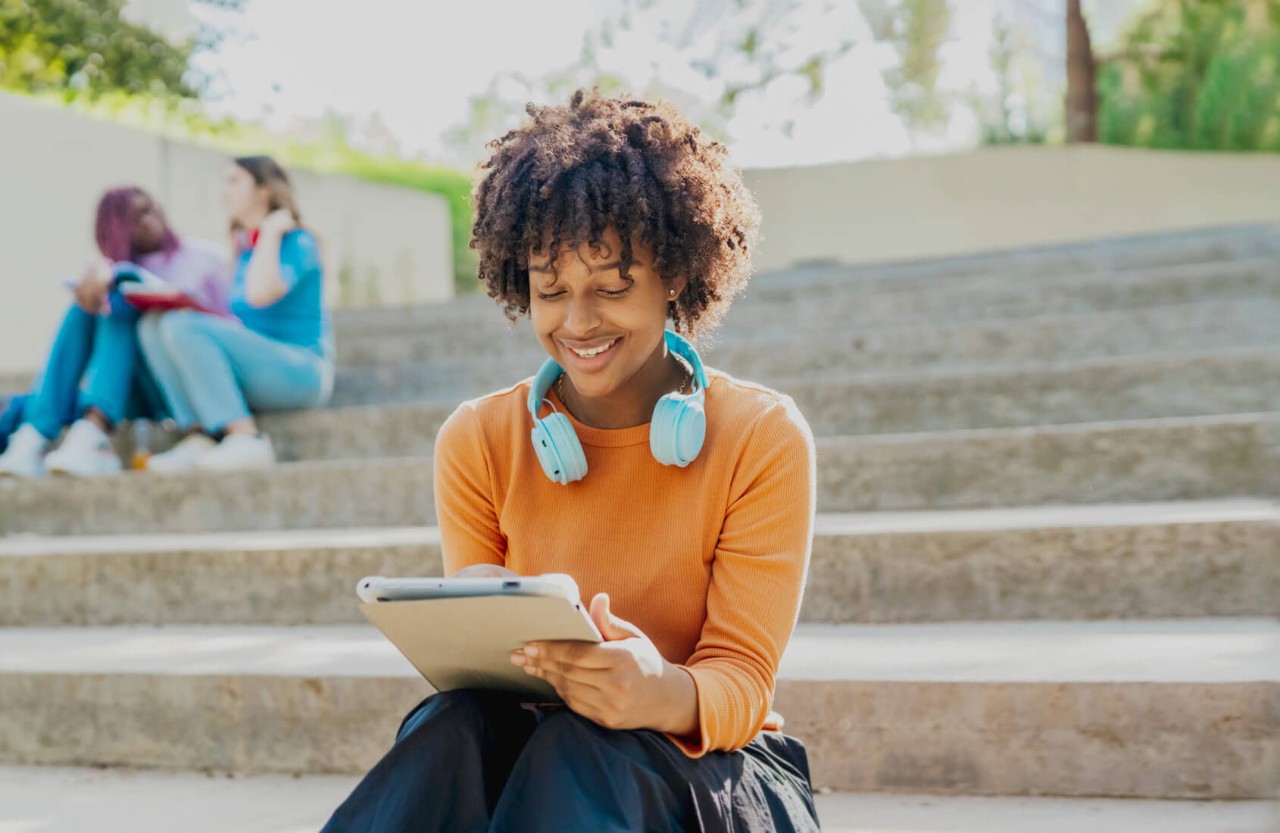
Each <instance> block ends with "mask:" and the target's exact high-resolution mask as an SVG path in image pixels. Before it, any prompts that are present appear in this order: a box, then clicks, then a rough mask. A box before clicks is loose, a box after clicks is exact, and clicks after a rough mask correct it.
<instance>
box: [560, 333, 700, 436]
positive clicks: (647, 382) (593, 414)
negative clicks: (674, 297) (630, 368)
mask: <svg viewBox="0 0 1280 833" xmlns="http://www.w3.org/2000/svg"><path fill="white" fill-rule="evenodd" d="M687 379H688V373H687V372H686V369H685V366H684V364H683V363H682V362H681V361H680V360H679V359H677V358H676V357H675V356H673V355H672V354H671V353H670V352H668V350H667V345H666V343H665V342H663V343H660V344H659V345H658V349H657V350H655V351H654V353H653V355H652V356H650V357H649V360H648V361H646V362H645V363H644V364H643V365H642V366H641V367H640V369H639V370H637V371H636V373H635V375H633V376H632V377H631V378H630V379H628V380H627V381H626V382H625V383H624V384H623V385H622V386H620V387H619V388H618V390H616V391H614V392H613V393H611V394H609V395H607V396H600V397H585V396H582V395H581V394H579V393H578V391H577V389H576V388H574V387H573V380H572V379H571V378H569V376H568V374H564V375H562V376H561V377H560V380H559V381H558V382H557V388H556V392H557V393H558V394H559V395H560V399H561V401H562V402H564V406H565V407H566V408H568V409H569V412H570V413H571V414H573V416H574V417H575V418H576V419H577V420H578V422H581V423H582V424H583V425H589V426H591V427H592V428H603V429H606V430H609V429H618V428H633V427H635V426H637V425H644V424H645V423H646V422H649V421H650V420H652V419H653V409H654V407H655V406H656V405H657V404H658V400H659V399H661V398H662V397H663V396H665V395H667V394H668V393H670V392H671V391H674V390H677V389H679V388H680V387H681V385H682V384H684V382H685V381H686V380H687Z"/></svg>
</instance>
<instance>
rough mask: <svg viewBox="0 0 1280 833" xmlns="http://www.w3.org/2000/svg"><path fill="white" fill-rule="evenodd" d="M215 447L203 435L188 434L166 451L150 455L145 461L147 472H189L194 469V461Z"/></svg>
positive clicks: (215, 446)
mask: <svg viewBox="0 0 1280 833" xmlns="http://www.w3.org/2000/svg"><path fill="white" fill-rule="evenodd" d="M217 446H218V444H217V443H215V442H214V441H213V438H212V437H209V436H207V435H205V434H190V435H188V436H187V437H185V438H183V439H182V440H180V441H179V442H178V444H177V445H175V446H174V447H173V448H171V449H169V450H168V451H164V452H161V453H160V454H153V455H151V457H149V458H148V459H147V471H160V472H175V471H190V470H191V469H193V468H195V467H196V460H198V459H199V458H200V457H201V455H204V454H207V453H208V452H209V451H211V450H213V449H214V448H217Z"/></svg>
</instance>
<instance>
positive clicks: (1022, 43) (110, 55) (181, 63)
mask: <svg viewBox="0 0 1280 833" xmlns="http://www.w3.org/2000/svg"><path fill="white" fill-rule="evenodd" d="M172 2H173V3H176V4H177V5H179V6H185V7H186V14H187V15H188V16H189V17H190V18H191V19H193V20H195V21H196V25H195V27H194V28H192V29H190V30H189V31H186V32H184V33H183V34H181V35H180V36H174V35H173V34H172V33H171V32H167V31H164V27H160V26H157V25H153V20H154V15H149V14H148V13H146V11H145V10H143V11H142V12H141V13H139V11H138V9H137V7H136V5H135V4H129V3H126V2H125V0H0V89H3V90H7V91H10V92H13V93H18V94H23V95H30V96H36V97H40V98H43V99H46V100H51V101H56V102H57V103H59V104H60V105H63V106H68V107H74V108H79V109H82V110H84V111H86V112H89V113H92V114H95V115H97V116H100V117H103V118H110V119H113V120H117V121H122V122H125V123H128V124H131V125H134V126H137V127H141V128H144V129H148V130H153V131H158V132H162V133H165V134H166V135H170V136H174V137H181V138H185V139H189V140H192V141H197V142H201V143H206V144H210V145H213V146H215V147H218V148H220V149H224V150H226V151H227V152H244V151H250V150H252V151H255V152H256V151H266V152H270V153H273V154H275V155H277V156H279V157H281V158H282V159H283V160H284V161H285V162H287V163H288V164H291V165H295V166H301V167H305V168H311V169H315V170H319V171H325V172H337V173H345V174H349V175H352V176H357V177H362V178H366V179H371V180H376V181H379V182H384V183H396V184H399V185H403V186H406V187H411V188H418V189H422V190H426V191H431V192H434V193H439V194H442V195H443V196H444V197H446V198H447V199H448V201H449V205H450V206H451V211H452V217H453V221H454V247H455V263H456V281H457V285H458V287H459V289H461V290H463V291H471V290H473V289H474V285H475V281H474V270H475V261H474V258H473V255H472V253H471V252H470V251H469V249H468V248H467V239H468V236H469V226H470V210H469V206H468V195H469V188H470V177H471V171H470V170H469V169H468V168H469V166H470V165H471V164H473V163H474V162H475V161H476V160H478V159H479V158H481V156H482V154H483V146H484V143H485V142H486V141H487V140H488V139H490V138H492V137H494V136H496V135H500V134H501V133H502V132H503V131H504V130H506V129H508V128H509V127H510V126H511V125H513V124H514V123H515V122H516V121H517V120H518V119H519V117H520V115H521V113H522V110H523V106H524V104H525V102H527V101H530V100H533V101H550V100H562V99H563V98H564V96H565V95H566V94H567V93H568V92H569V91H570V90H572V89H573V88H575V87H578V86H583V85H597V86H600V87H601V88H602V89H604V90H606V91H620V90H624V89H627V90H631V91H633V92H637V93H640V94H648V95H663V96H666V97H669V98H672V99H674V100H676V101H677V103H679V104H680V105H681V106H682V107H683V108H684V109H685V110H686V111H687V112H690V113H691V114H692V115H693V117H695V118H696V119H697V120H698V121H699V122H700V123H701V124H702V125H703V126H704V127H705V128H706V129H707V130H708V131H710V132H712V133H713V134H715V135H717V136H719V137H720V138H722V139H724V140H725V141H726V142H728V143H729V144H730V146H731V148H732V147H734V141H735V138H736V137H735V119H738V121H739V122H741V120H742V118H741V117H742V114H743V113H744V112H759V111H760V110H759V108H760V107H761V106H762V102H764V103H765V104H766V105H767V106H768V107H769V108H771V109H770V110H769V112H771V113H775V112H776V113H777V118H776V119H771V120H769V124H768V125H767V127H768V128H769V129H772V130H776V131H777V132H778V133H779V134H781V135H784V136H790V135H791V134H792V132H793V131H794V130H795V129H796V123H797V120H799V119H802V118H803V116H804V113H805V112H806V108H809V107H813V106H816V105H817V104H818V103H819V102H825V103H826V104H827V106H832V102H835V105H834V106H836V107H837V108H838V107H839V106H840V102H841V101H842V96H847V95H848V92H847V90H846V89H844V88H842V87H839V86H838V85H837V84H836V83H834V82H833V81H832V68H833V67H836V66H839V65H842V62H844V61H846V60H847V59H848V58H849V57H850V56H851V55H852V54H853V53H855V51H856V50H858V49H859V48H860V47H861V46H866V45H868V44H872V45H874V46H875V47H876V49H877V50H878V51H877V52H875V53H874V54H876V55H879V56H883V57H882V59H881V60H880V63H878V64H876V66H875V71H876V72H877V73H878V75H879V77H878V78H877V79H876V83H877V84H881V85H883V91H884V96H885V100H886V102H887V107H888V110H889V111H891V113H892V114H893V116H894V117H895V118H896V119H897V120H899V122H900V125H901V131H902V135H903V136H905V137H906V140H905V144H904V147H903V151H902V152H903V153H908V152H920V151H930V150H939V149H941V150H950V149H954V148H956V147H958V146H964V144H965V143H968V144H969V145H970V146H972V145H976V144H1016V143H1034V144H1065V143H1076V142H1094V141H1097V142H1103V143H1107V144H1114V145H1131V146H1141V147H1149V148H1167V149H1194V150H1205V151H1250V152H1277V151H1280V2H1277V1H1276V0H1111V1H1110V2H1097V3H1093V4H1090V3H1089V2H1087V0H1004V2H1001V0H987V3H986V7H985V8H987V9H988V12H989V13H988V14H986V16H985V17H984V18H982V20H983V23H984V25H986V26H987V27H988V30H989V31H988V32H986V41H984V42H985V43H987V44H989V45H988V47H987V49H986V56H985V57H986V64H987V65H986V67H985V68H983V72H984V77H985V78H986V79H987V80H986V81H984V82H983V83H981V84H979V83H976V82H974V83H968V84H967V85H966V84H965V82H956V81H955V80H954V79H952V80H950V81H948V78H947V72H948V70H947V67H948V58H947V55H948V50H949V49H952V48H953V47H954V45H955V44H956V42H957V40H961V39H964V38H966V37H973V35H972V30H965V29H962V27H960V26H959V24H958V23H957V21H958V20H959V19H960V17H961V16H962V14H965V13H971V12H972V11H973V7H972V6H966V7H965V8H961V0H856V2H855V0H846V2H843V3H842V2H832V0H707V1H706V2H698V3H671V2H662V0H609V2H606V3H601V4H598V7H597V8H598V11H596V12H594V13H593V15H592V17H591V18H590V19H589V20H587V21H585V23H583V32H582V39H581V47H580V49H578V50H577V52H576V54H572V55H568V56H566V57H565V58H564V59H563V60H562V61H561V64H560V66H558V67H555V68H553V69H552V70H550V71H547V72H539V73H533V74H530V73H527V72H522V71H517V70H513V69H511V68H502V67H500V66H495V69H494V72H493V73H492V75H491V76H490V77H486V78H473V79H469V81H470V83H471V88H470V89H471V90H472V92H471V93H470V94H469V95H468V97H467V104H466V109H465V112H464V113H462V114H461V115H460V116H458V117H456V118H454V119H452V120H442V121H441V122H440V123H438V124H434V125H433V129H434V131H435V133H436V134H438V136H439V144H438V146H437V150H436V151H434V152H422V151H419V152H417V153H414V152H405V151H404V150H403V149H401V148H396V147H394V146H388V144H387V143H385V142H384V143H382V144H381V145H377V144H376V143H372V144H371V143H370V142H368V141H363V142H362V141H361V140H360V139H359V138H358V137H357V135H356V134H357V133H359V131H357V130H355V129H354V128H355V126H356V125H355V123H354V121H353V119H352V118H351V117H349V116H348V115H345V114H343V113H341V112H338V111H332V112H326V113H325V114H324V116H323V117H322V118H320V119H318V123H317V124H316V125H313V127H314V129H311V130H309V131H307V132H306V133H305V135H302V136H300V135H298V133H297V132H293V133H281V132H280V131H278V130H273V129H271V128H270V127H269V126H268V125H267V124H265V123H264V122H263V121H262V120H259V119H255V118H252V117H244V116H243V115H240V116H233V115H227V114H226V113H225V111H219V109H218V108H217V107H211V106H210V105H211V103H213V102H215V101H216V100H217V98H218V95H219V93H218V84H217V82H218V78H217V72H216V71H211V70H209V69H207V67H208V66H210V65H213V66H216V65H217V62H216V60H213V61H210V60H208V59H209V58H210V56H212V57H213V58H216V57H217V56H218V55H219V54H220V53H221V52H222V51H223V50H224V49H225V48H226V46H227V44H228V42H229V40H234V39H235V38H239V37H243V36H244V34H245V32H246V31H248V32H249V33H250V34H251V33H252V31H253V28H254V27H253V21H254V16H255V13H256V9H257V8H258V7H257V6H256V5H255V3H257V2H259V0H172ZM154 5H155V4H154V2H153V3H152V6H154ZM162 5H163V4H162ZM295 5H296V8H297V10H298V11H297V13H298V14H300V15H302V16H303V17H305V15H306V14H307V11H306V6H303V5H302V4H295ZM549 11H554V10H552V9H550V8H549ZM851 12H852V13H854V15H855V17H856V20H854V23H855V24H856V25H852V26H848V25H843V24H844V23H847V22H848V21H849V20H851V19H853V18H851V17H850V14H851ZM970 16H972V15H970ZM800 21H805V25H800ZM359 23H360V25H368V24H370V23H371V21H368V20H362V21H360V22H359ZM372 23H373V24H376V25H380V26H395V25H397V21H396V20H395V19H384V20H377V21H372ZM837 24H840V25H837ZM470 36H471V35H469V34H468V33H466V32H450V31H447V30H442V31H436V32H434V33H432V36H431V38H430V39H429V43H428V44H427V45H426V46H424V48H432V47H431V44H438V43H439V42H440V41H441V40H442V39H458V40H459V41H461V42H462V45H463V46H464V47H466V46H467V44H466V39H467V38H468V37H470ZM340 47H341V44H335V50H334V54H335V60H341V57H340V56H341V49H340ZM468 48H469V47H468ZM474 48H476V49H479V48H482V46H481V44H479V43H477V44H476V45H475V46H474ZM637 54H640V55H647V56H649V57H650V58H652V60H651V61H650V63H651V64H652V66H653V67H655V68H656V69H655V70H653V71H652V72H650V73H649V74H648V75H647V76H644V77H638V76H637V75H636V74H635V73H631V74H628V73H627V72H625V71H622V70H620V69H619V66H621V64H620V63H619V62H618V61H617V60H615V58H616V57H617V56H618V55H633V56H634V55H637ZM655 56H662V58H663V60H664V61H666V63H665V64H663V63H660V62H659V61H658V60H657V57H655ZM281 59H282V60H287V59H288V56H287V55H282V56H281ZM367 63H368V62H365V63H361V64H359V65H358V66H357V65H353V67H352V70H351V71H352V72H365V73H368V74H369V76H370V79H371V80H370V82H369V83H370V84H374V85H376V84H377V77H378V72H379V67H378V66H377V65H376V63H377V62H376V61H375V62H372V63H373V65H371V66H370V65H366V64H367ZM675 64H678V65H680V66H681V68H682V69H684V70H690V71H692V72H693V73H695V74H696V75H697V76H698V78H699V79H701V83H703V86H702V87H700V88H699V92H698V94H697V95H692V94H690V93H689V91H688V90H687V89H684V88H682V87H681V86H680V83H679V82H676V81H673V80H672V78H673V75H672V74H671V73H670V72H669V71H667V70H664V67H668V68H669V67H671V66H673V65H675ZM952 75H955V73H954V72H953V73H952ZM437 83H445V81H443V80H441V81H437ZM708 91H709V92H708ZM222 94H225V90H224V91H223V93H222ZM780 101H781V102H783V104H778V102H780ZM847 101H848V104H847V106H845V111H844V118H845V123H846V124H847V128H846V129H847V130H848V131H850V132H851V133H856V132H857V131H858V130H859V124H860V113H859V112H858V111H857V105H856V104H855V103H854V101H853V99H852V98H848V99H847ZM784 105H785V106H784ZM751 107H755V108H756V110H755V111H751V110H750V108H751ZM956 124H968V125H971V129H970V130H969V131H968V133H963V135H961V138H959V139H957V138H956V136H957V135H959V134H957V133H956V130H955V125H956Z"/></svg>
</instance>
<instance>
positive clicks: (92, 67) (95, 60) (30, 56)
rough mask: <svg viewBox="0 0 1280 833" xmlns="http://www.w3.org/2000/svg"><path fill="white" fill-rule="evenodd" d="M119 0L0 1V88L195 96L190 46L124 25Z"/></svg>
mask: <svg viewBox="0 0 1280 833" xmlns="http://www.w3.org/2000/svg"><path fill="white" fill-rule="evenodd" d="M123 7H124V0H0V89H7V90H11V91H16V92H26V93H42V92H54V91H56V92H60V93H64V94H66V95H67V96H69V97H72V96H76V95H88V96H90V97H93V96H96V95H100V94H102V93H105V92H113V91H119V92H125V93H131V94H144V93H145V94H149V95H154V96H176V97H180V98H194V97H196V96H197V95H198V94H199V91H200V86H201V80H202V79H200V78H199V77H198V76H197V75H196V74H195V73H192V72H191V71H190V59H191V54H192V52H193V51H194V50H195V49H196V48H197V45H198V44H197V42H196V41H195V40H192V41H190V42H187V43H176V44H175V43H171V42H169V41H168V40H166V39H165V38H164V37H163V36H161V35H160V34H158V33H156V32H154V31H152V30H151V29H149V28H147V27H146V26H141V25H139V24H136V23H132V22H130V21H129V20H127V19H125V18H124V17H123V16H122V14H121V11H122V9H123Z"/></svg>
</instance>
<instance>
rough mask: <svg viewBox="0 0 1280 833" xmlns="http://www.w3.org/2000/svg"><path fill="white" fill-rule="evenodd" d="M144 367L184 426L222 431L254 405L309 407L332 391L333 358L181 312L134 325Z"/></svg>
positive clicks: (229, 321)
mask: <svg viewBox="0 0 1280 833" xmlns="http://www.w3.org/2000/svg"><path fill="white" fill-rule="evenodd" d="M138 338H139V340H140V341H141V343H142V352H143V354H144V355H145V356H146V361H147V365H148V366H149V367H150V368H151V372H152V373H153V374H154V375H155V378H156V381H157V382H159V383H160V389H161V390H162V391H163V392H164V398H165V401H166V403H167V404H168V406H169V410H170V411H171V412H172V413H173V418H174V419H175V420H176V421H177V423H178V425H180V426H182V427H183V428H190V427H192V426H196V425H199V426H202V427H203V428H204V429H205V430H206V431H219V430H221V429H223V428H225V427H226V426H227V425H228V424H229V423H232V422H235V421H236V420H240V419H245V418H246V417H249V416H250V415H251V410H250V409H252V410H253V411H263V410H283V409H292V408H314V407H318V406H320V405H323V404H324V403H325V402H327V401H328V399H329V395H330V393H332V391H333V362H332V361H331V360H330V359H327V358H325V357H323V356H320V355H319V354H317V353H314V352H312V351H311V350H308V349H306V348H305V347H299V346H297V345H294V344H286V343H284V342H281V341H276V340H275V339H273V338H269V337H267V336H265V335H262V334H261V333H258V332H255V331H253V330H250V329H248V328H247V327H245V326H244V325H243V324H241V323H240V322H239V321H236V320H234V319H229V318H220V317H218V316H215V315H205V314H203V313H198V312H192V311H189V310H181V311H178V312H168V313H163V314H158V315H148V316H146V317H145V318H143V319H142V321H141V322H140V323H139V324H138Z"/></svg>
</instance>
